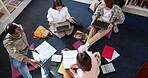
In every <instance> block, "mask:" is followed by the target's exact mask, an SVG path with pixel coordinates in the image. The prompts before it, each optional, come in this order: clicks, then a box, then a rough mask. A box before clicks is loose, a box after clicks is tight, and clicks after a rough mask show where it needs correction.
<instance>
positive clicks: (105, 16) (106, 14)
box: [102, 8, 112, 21]
mask: <svg viewBox="0 0 148 78" xmlns="http://www.w3.org/2000/svg"><path fill="white" fill-rule="evenodd" d="M103 11H104V14H103V17H102V19H103V20H105V21H109V20H110V18H111V15H112V12H111V9H110V10H106V9H105V8H103Z"/></svg>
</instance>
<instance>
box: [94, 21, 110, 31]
mask: <svg viewBox="0 0 148 78" xmlns="http://www.w3.org/2000/svg"><path fill="white" fill-rule="evenodd" d="M92 26H93V27H96V28H99V29H103V30H106V29H107V28H108V26H109V23H107V22H103V21H100V20H97V19H96V20H95V21H94V22H93V23H92Z"/></svg>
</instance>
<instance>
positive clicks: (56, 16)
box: [47, 0, 74, 38]
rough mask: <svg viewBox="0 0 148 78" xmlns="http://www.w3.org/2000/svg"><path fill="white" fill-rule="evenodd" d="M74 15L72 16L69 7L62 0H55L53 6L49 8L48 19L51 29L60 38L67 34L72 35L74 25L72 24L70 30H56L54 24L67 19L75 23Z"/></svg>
mask: <svg viewBox="0 0 148 78" xmlns="http://www.w3.org/2000/svg"><path fill="white" fill-rule="evenodd" d="M73 18H74V17H71V16H70V14H69V12H68V8H67V7H66V6H65V5H63V4H62V1H61V0H54V3H53V7H51V8H49V10H48V15H47V19H48V21H49V25H50V28H49V29H50V30H51V31H52V32H53V33H54V34H55V35H56V36H58V37H59V38H62V37H63V36H64V35H65V34H67V35H70V34H71V33H72V31H73V29H74V27H73V26H71V29H70V30H68V31H63V32H56V33H55V32H54V27H53V26H54V24H56V23H60V22H65V21H66V19H67V20H69V22H70V23H73V22H74V20H73Z"/></svg>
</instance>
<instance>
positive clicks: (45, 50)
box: [35, 41, 57, 59]
mask: <svg viewBox="0 0 148 78" xmlns="http://www.w3.org/2000/svg"><path fill="white" fill-rule="evenodd" d="M35 49H36V51H37V52H38V53H39V54H41V55H43V56H44V57H45V58H46V59H49V58H50V57H51V56H52V55H53V54H54V53H55V52H56V51H57V50H56V49H55V48H54V47H53V46H52V45H50V44H49V43H48V42H47V41H44V42H42V43H41V44H40V45H39V46H37V47H36V48H35Z"/></svg>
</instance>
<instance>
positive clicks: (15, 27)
mask: <svg viewBox="0 0 148 78" xmlns="http://www.w3.org/2000/svg"><path fill="white" fill-rule="evenodd" d="M5 31H6V32H7V33H9V34H11V35H12V36H14V37H19V36H20V35H21V33H22V31H23V30H22V28H21V25H20V24H16V23H9V24H8V25H7V26H6V27H5Z"/></svg>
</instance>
